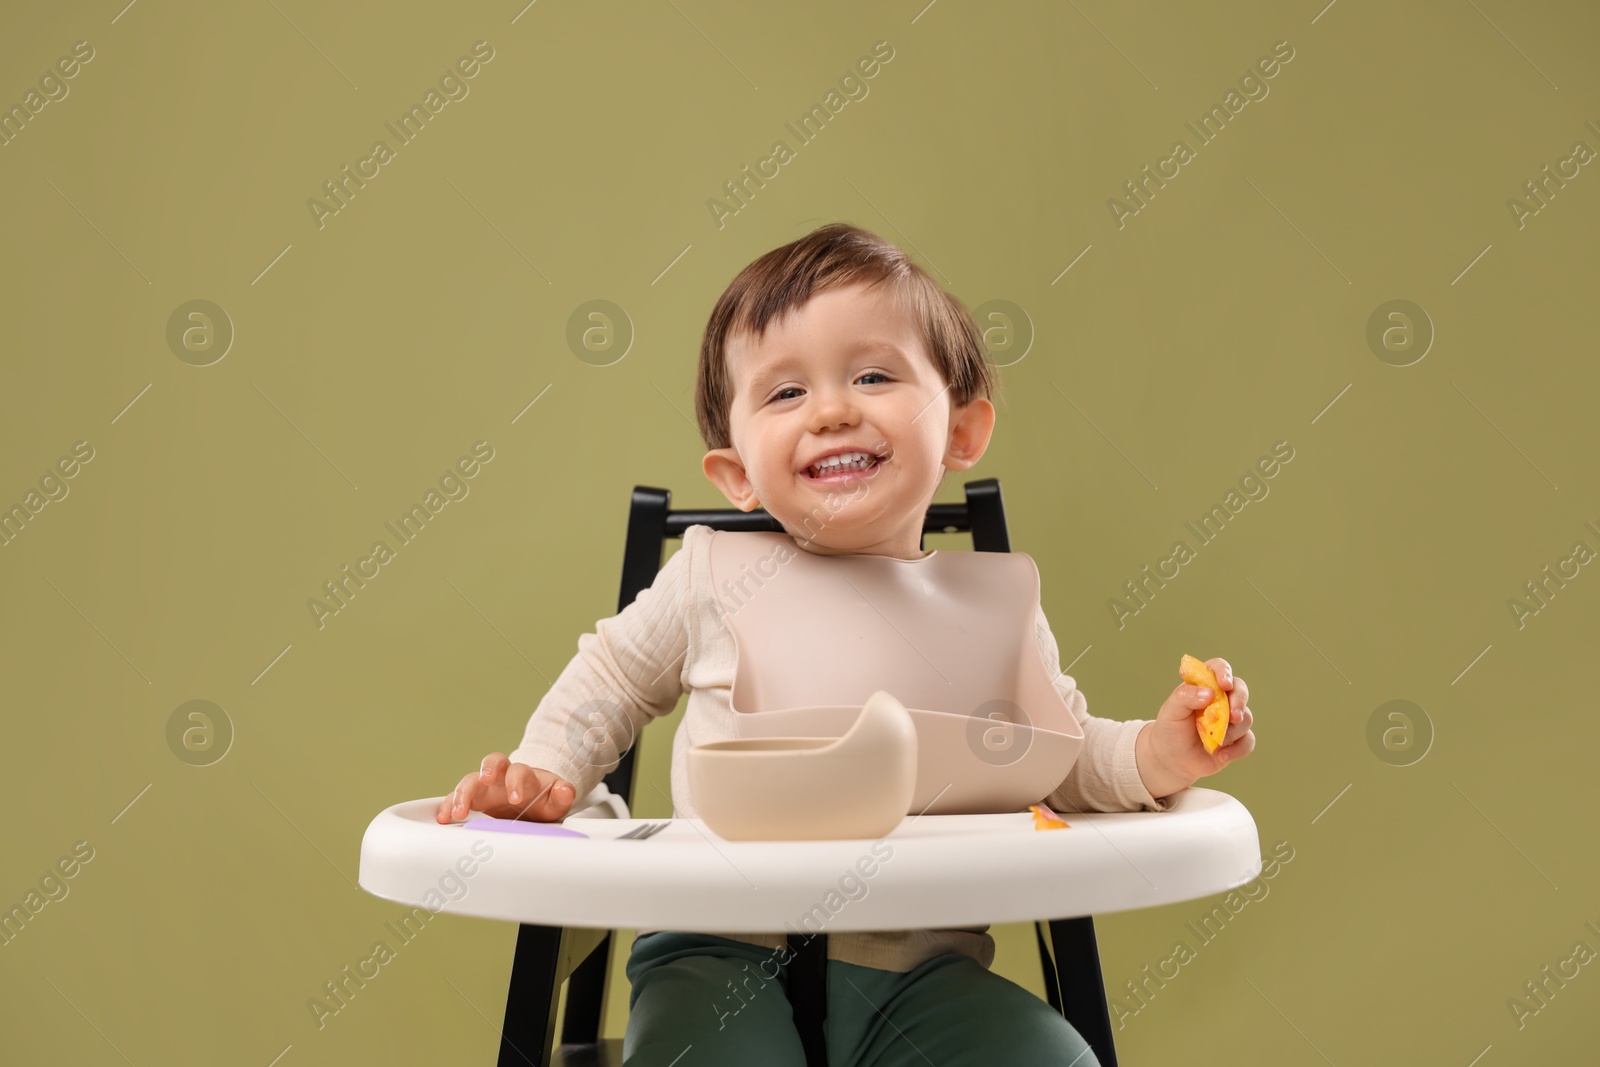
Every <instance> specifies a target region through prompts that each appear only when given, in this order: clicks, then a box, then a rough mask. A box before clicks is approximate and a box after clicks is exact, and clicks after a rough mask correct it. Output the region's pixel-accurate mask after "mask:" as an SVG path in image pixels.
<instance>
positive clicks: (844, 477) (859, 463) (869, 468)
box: [800, 453, 888, 484]
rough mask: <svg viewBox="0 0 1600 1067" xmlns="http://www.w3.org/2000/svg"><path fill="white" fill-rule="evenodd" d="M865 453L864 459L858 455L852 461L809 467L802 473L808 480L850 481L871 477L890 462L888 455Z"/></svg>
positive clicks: (826, 481) (823, 481)
mask: <svg viewBox="0 0 1600 1067" xmlns="http://www.w3.org/2000/svg"><path fill="white" fill-rule="evenodd" d="M864 455H865V456H866V458H865V459H864V460H863V459H861V458H860V457H859V456H858V457H857V458H856V459H855V460H853V461H852V462H850V463H844V464H829V465H827V466H826V467H823V468H820V469H819V468H817V467H807V468H806V469H805V470H803V471H801V472H800V473H801V474H802V475H803V476H804V477H805V479H806V481H808V482H817V483H821V484H827V483H833V482H848V481H852V480H854V479H857V478H868V477H871V476H872V475H873V474H874V473H875V472H876V471H877V470H878V468H879V467H880V466H882V465H883V464H884V463H886V462H888V457H887V456H882V457H880V456H875V455H872V454H871V453H864Z"/></svg>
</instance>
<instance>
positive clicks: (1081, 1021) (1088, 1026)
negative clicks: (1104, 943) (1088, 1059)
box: [1050, 915, 1117, 1067]
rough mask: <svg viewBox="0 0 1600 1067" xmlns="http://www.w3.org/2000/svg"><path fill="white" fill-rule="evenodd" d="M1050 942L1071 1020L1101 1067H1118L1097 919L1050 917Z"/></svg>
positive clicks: (1069, 1020)
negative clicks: (1096, 938) (1095, 934)
mask: <svg viewBox="0 0 1600 1067" xmlns="http://www.w3.org/2000/svg"><path fill="white" fill-rule="evenodd" d="M1050 945H1051V948H1053V949H1054V950H1055V957H1056V960H1055V963H1056V966H1055V970H1056V977H1057V979H1058V981H1059V982H1060V983H1061V985H1060V993H1061V999H1062V1001H1063V1003H1064V1006H1065V1010H1064V1011H1063V1012H1062V1014H1063V1015H1065V1016H1066V1019H1067V1022H1069V1023H1071V1024H1072V1028H1073V1029H1074V1030H1076V1031H1078V1034H1079V1035H1080V1036H1081V1037H1082V1038H1083V1039H1084V1040H1085V1041H1087V1042H1088V1043H1089V1047H1090V1048H1092V1049H1094V1054H1095V1058H1096V1059H1098V1060H1099V1061H1100V1067H1117V1049H1116V1044H1115V1042H1114V1041H1113V1039H1112V1036H1111V1012H1110V1008H1109V1006H1108V1005H1107V1004H1106V986H1105V978H1104V976H1103V975H1102V974H1101V971H1100V948H1099V946H1098V945H1097V944H1096V943H1095V937H1094V920H1093V919H1092V918H1090V917H1089V916H1087V915H1085V916H1083V917H1081V918H1077V919H1052V920H1050Z"/></svg>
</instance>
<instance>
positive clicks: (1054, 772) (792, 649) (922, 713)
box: [709, 530, 1083, 815]
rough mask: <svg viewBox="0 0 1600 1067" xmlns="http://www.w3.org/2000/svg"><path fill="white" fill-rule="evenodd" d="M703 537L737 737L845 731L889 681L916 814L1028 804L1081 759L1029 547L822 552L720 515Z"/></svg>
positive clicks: (1000, 809)
mask: <svg viewBox="0 0 1600 1067" xmlns="http://www.w3.org/2000/svg"><path fill="white" fill-rule="evenodd" d="M709 545H710V562H711V575H712V580H713V583H714V587H715V590H716V595H717V598H718V600H719V601H720V602H721V605H722V611H723V621H724V623H725V624H726V625H727V627H728V629H729V631H730V632H731V633H732V635H733V639H734V643H735V645H736V647H737V649H738V663H737V668H736V671H735V675H734V682H733V690H732V694H731V702H732V707H733V710H734V712H735V713H736V719H737V721H738V724H739V725H738V729H739V735H740V736H741V737H832V738H836V737H840V736H842V735H844V734H845V732H846V731H847V730H849V728H850V726H851V725H852V724H853V723H854V722H855V721H856V719H857V718H858V717H859V716H860V714H861V709H862V706H863V704H865V702H866V701H867V698H868V697H869V696H871V695H872V693H873V692H874V691H875V690H879V689H882V690H885V691H886V692H888V693H890V694H892V695H893V696H894V697H895V698H896V699H897V700H899V701H900V702H901V703H902V704H904V705H905V708H906V710H907V711H909V712H910V714H911V717H912V721H913V723H914V724H915V726H916V748H917V776H916V787H915V789H914V791H913V794H912V799H911V805H910V809H909V811H908V812H907V814H917V813H920V812H926V813H928V814H935V815H938V814H961V813H967V814H987V813H992V812H1008V811H1021V810H1023V809H1024V808H1026V807H1027V806H1028V805H1029V804H1032V803H1036V802H1038V801H1040V800H1042V799H1044V797H1045V796H1047V795H1048V794H1049V793H1050V792H1052V791H1053V790H1054V789H1055V788H1056V787H1057V786H1058V785H1060V784H1061V781H1062V780H1063V779H1064V778H1065V777H1066V776H1067V772H1068V771H1069V770H1071V769H1072V764H1073V762H1074V761H1075V760H1076V759H1077V757H1078V752H1079V749H1080V748H1081V747H1082V744H1083V730H1082V727H1081V726H1080V725H1079V724H1078V722H1077V720H1076V719H1075V718H1074V717H1073V715H1072V712H1071V710H1070V709H1069V708H1068V707H1067V704H1066V701H1065V700H1063V699H1062V697H1061V694H1060V692H1059V691H1057V690H1056V688H1055V686H1054V685H1053V684H1052V683H1053V679H1051V678H1050V677H1049V675H1048V672H1047V671H1046V670H1045V667H1044V661H1043V659H1042V658H1041V656H1040V654H1039V645H1038V639H1037V637H1036V636H1035V633H1034V621H1035V616H1036V613H1037V611H1038V608H1039V571H1038V567H1037V566H1036V565H1035V564H1034V562H1033V559H1032V557H1030V556H1028V555H1027V554H1025V553H1021V552H966V551H963V552H944V551H938V552H935V553H933V554H932V555H930V556H926V557H924V558H922V559H920V560H902V559H895V558H893V557H889V556H875V555H835V556H825V555H819V554H817V553H812V552H807V551H805V550H804V549H802V548H799V547H798V546H797V545H796V544H795V542H794V540H793V538H791V537H790V536H789V535H787V534H783V533H768V532H747V531H727V530H723V531H717V532H716V533H715V534H713V536H712V537H711V538H710V541H709ZM839 785H840V787H841V788H848V786H849V783H848V782H841V783H839Z"/></svg>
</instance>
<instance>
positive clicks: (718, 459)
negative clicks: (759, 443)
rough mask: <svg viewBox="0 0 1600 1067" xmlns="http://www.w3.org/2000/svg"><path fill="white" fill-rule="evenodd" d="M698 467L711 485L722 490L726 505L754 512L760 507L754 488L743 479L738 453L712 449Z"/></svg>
mask: <svg viewBox="0 0 1600 1067" xmlns="http://www.w3.org/2000/svg"><path fill="white" fill-rule="evenodd" d="M700 467H701V469H702V470H704V471H705V472H706V477H707V478H708V479H710V481H711V484H712V485H714V486H716V487H717V488H718V489H720V490H722V495H723V496H725V497H727V498H728V503H730V504H732V505H733V506H734V507H736V508H738V509H739V510H740V511H754V510H755V509H756V508H758V507H760V506H761V501H759V500H757V499H756V493H755V486H753V485H751V484H750V479H749V478H747V477H745V473H744V465H743V464H742V463H740V462H739V453H737V452H735V451H734V450H733V449H731V448H714V449H712V450H711V451H710V452H707V453H706V455H705V458H704V459H703V460H701V461H700Z"/></svg>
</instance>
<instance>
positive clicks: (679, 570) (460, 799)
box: [436, 532, 695, 822]
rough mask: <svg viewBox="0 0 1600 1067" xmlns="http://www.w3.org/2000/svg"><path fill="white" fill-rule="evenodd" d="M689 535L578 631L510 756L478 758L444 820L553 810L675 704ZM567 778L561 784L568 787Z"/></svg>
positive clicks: (585, 788)
mask: <svg viewBox="0 0 1600 1067" xmlns="http://www.w3.org/2000/svg"><path fill="white" fill-rule="evenodd" d="M694 543H695V538H694V536H693V532H690V533H686V535H685V538H684V547H683V548H681V549H679V550H678V551H677V552H676V553H674V554H673V555H672V557H671V558H669V559H668V560H667V562H666V563H665V564H664V565H663V566H662V568H661V569H660V570H659V571H658V572H657V573H656V577H655V580H654V581H653V582H652V584H651V585H650V586H649V587H648V588H646V589H644V590H642V591H641V592H640V593H639V595H638V596H637V597H636V598H634V600H633V602H632V603H631V604H629V605H628V606H627V607H626V608H624V609H622V611H620V612H619V613H617V614H616V615H613V616H610V617H608V618H604V619H601V620H600V621H599V622H597V623H596V624H595V629H594V632H592V633H585V634H582V635H580V636H579V638H578V654H577V655H576V656H574V657H573V658H572V659H571V660H570V661H569V662H568V663H567V665H566V667H565V668H564V669H563V670H562V672H561V674H560V675H558V676H557V678H556V680H555V682H553V683H552V684H551V686H550V689H549V690H548V691H547V692H546V693H545V694H544V697H543V698H542V699H541V700H540V701H539V704H538V706H537V707H536V708H535V709H534V711H533V714H532V716H530V718H529V720H528V726H527V729H526V730H525V731H524V733H523V738H522V743H521V744H520V745H518V746H517V748H515V749H514V750H512V752H511V754H510V756H509V757H507V756H505V755H502V754H501V753H498V752H495V753H491V754H490V755H488V756H486V757H485V758H484V760H483V762H482V764H481V766H480V769H479V770H478V771H475V772H473V773H471V774H468V775H467V776H466V777H465V778H463V779H462V781H461V784H460V785H458V786H457V787H456V790H455V792H454V793H453V794H452V795H451V796H449V797H446V798H444V800H443V801H441V803H440V806H439V811H438V813H437V815H436V818H437V820H438V821H439V822H449V821H450V820H451V819H452V818H453V817H454V818H462V817H465V815H466V814H467V811H468V810H469V809H471V808H477V809H478V810H480V811H485V812H488V813H490V814H494V815H501V814H503V815H504V817H507V818H528V819H534V820H535V821H547V820H552V819H560V818H562V817H563V816H564V815H565V814H566V813H567V811H568V810H569V809H570V807H571V805H572V804H573V803H575V802H576V801H577V799H578V798H579V797H582V796H584V795H585V794H586V793H588V792H589V791H590V790H591V789H593V788H594V786H595V784H596V783H598V782H599V781H600V779H601V777H603V776H604V775H605V774H606V773H607V772H609V771H610V770H611V769H612V768H614V767H615V766H616V765H617V763H618V761H619V760H620V759H621V758H622V753H623V752H625V751H626V750H627V749H628V748H629V747H631V746H632V744H633V742H634V739H635V738H636V737H637V736H638V733H639V731H640V730H641V729H643V728H644V726H645V725H646V724H647V723H649V722H650V720H652V719H654V718H655V717H657V716H659V715H663V714H665V713H667V712H669V711H671V710H672V709H673V707H675V706H676V705H677V702H678V697H679V696H680V695H681V694H682V692H683V684H682V671H683V664H684V661H685V659H686V657H687V653H688V641H689V638H688V628H687V623H686V615H685V599H686V596H685V589H686V586H687V583H688V572H689V557H690V555H691V551H690V549H691V546H692V545H693V544H694ZM568 786H570V792H569V790H568Z"/></svg>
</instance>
